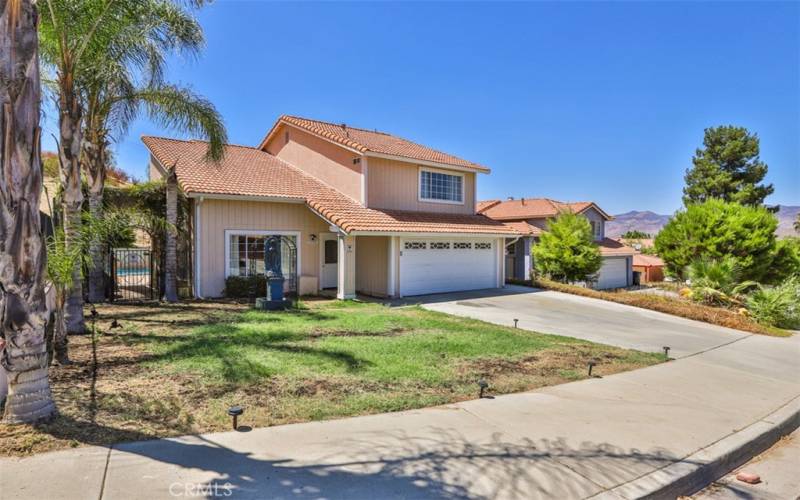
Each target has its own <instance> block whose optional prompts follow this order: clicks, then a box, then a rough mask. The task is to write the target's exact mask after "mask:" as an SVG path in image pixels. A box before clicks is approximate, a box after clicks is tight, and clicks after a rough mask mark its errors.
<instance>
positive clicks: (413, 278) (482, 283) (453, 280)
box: [400, 238, 497, 296]
mask: <svg viewBox="0 0 800 500" xmlns="http://www.w3.org/2000/svg"><path fill="white" fill-rule="evenodd" d="M496 245H497V242H496V241H495V240H493V239H486V238H464V239H427V238H419V239H417V238H408V239H402V240H401V241H400V294H401V295H403V296H409V295H423V294H427V293H442V292H455V291H460V290H479V289H482V288H496V287H497V247H496Z"/></svg>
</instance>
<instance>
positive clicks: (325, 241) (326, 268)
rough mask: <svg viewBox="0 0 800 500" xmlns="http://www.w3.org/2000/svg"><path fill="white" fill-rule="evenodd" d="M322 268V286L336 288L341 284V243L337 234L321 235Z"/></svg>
mask: <svg viewBox="0 0 800 500" xmlns="http://www.w3.org/2000/svg"><path fill="white" fill-rule="evenodd" d="M320 238H321V240H322V241H321V242H320V246H321V252H322V255H321V256H320V259H321V264H320V267H321V269H322V271H321V273H320V274H321V276H320V285H319V287H320V288H336V287H337V286H338V285H339V244H338V240H337V238H336V235H335V234H330V233H328V234H322V235H320Z"/></svg>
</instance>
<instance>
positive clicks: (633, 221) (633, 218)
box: [606, 210, 670, 238]
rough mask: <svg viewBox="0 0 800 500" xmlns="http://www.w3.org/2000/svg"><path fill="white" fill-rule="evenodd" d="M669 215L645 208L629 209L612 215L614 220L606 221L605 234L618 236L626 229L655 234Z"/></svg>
mask: <svg viewBox="0 0 800 500" xmlns="http://www.w3.org/2000/svg"><path fill="white" fill-rule="evenodd" d="M669 217H670V216H669V215H661V214H657V213H655V212H650V211H648V210H645V211H643V212H640V211H638V210H631V211H630V212H625V213H624V214H619V215H615V216H614V220H612V221H609V222H606V236H608V237H609V238H619V237H620V236H622V235H623V234H624V233H626V232H628V231H633V230H638V231H643V232H645V233H648V234H650V235H652V236H655V235H656V233H658V232H659V231H661V228H662V227H664V225H665V224H666V223H667V221H669Z"/></svg>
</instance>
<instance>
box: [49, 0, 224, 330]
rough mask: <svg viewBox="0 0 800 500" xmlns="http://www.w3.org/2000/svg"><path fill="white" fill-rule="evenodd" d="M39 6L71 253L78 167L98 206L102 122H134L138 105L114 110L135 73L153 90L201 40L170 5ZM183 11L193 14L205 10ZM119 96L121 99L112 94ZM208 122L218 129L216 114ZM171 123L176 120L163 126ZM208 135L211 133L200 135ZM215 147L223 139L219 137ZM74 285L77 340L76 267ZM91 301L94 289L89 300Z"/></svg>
mask: <svg viewBox="0 0 800 500" xmlns="http://www.w3.org/2000/svg"><path fill="white" fill-rule="evenodd" d="M45 3H46V6H47V13H48V15H46V16H44V19H43V22H42V27H41V34H42V40H43V42H42V53H43V55H44V59H45V61H46V62H47V63H49V65H50V66H51V67H52V68H53V69H54V70H55V73H56V79H55V80H56V85H55V87H56V94H57V96H58V99H57V103H58V110H59V131H60V138H59V139H60V140H59V148H58V149H59V160H60V164H61V165H60V173H61V181H62V186H63V194H62V199H63V205H64V207H63V211H64V229H65V234H66V242H67V246H74V245H75V244H76V238H77V236H76V235H77V234H78V233H79V232H80V210H81V207H82V202H83V195H82V192H81V166H84V167H86V172H87V173H88V174H89V177H90V178H89V183H90V185H91V186H92V192H93V198H94V199H93V200H90V205H91V206H92V207H93V209H94V210H95V212H97V211H98V210H100V207H101V206H102V203H101V201H102V189H103V188H102V186H103V181H104V179H105V170H106V166H107V164H108V154H107V152H108V145H109V142H110V139H111V137H110V135H109V128H108V127H107V126H106V125H107V124H108V120H109V118H110V117H111V116H113V115H114V113H116V112H119V113H120V115H118V116H120V117H121V122H122V123H127V122H129V121H130V120H131V119H132V118H133V117H132V116H131V115H130V114H126V113H127V112H130V110H131V109H134V110H135V109H138V106H139V104H141V103H142V102H143V101H142V100H141V99H134V101H135V105H134V106H130V105H128V106H125V105H120V106H115V105H114V103H116V102H120V99H118V98H119V97H121V96H130V94H131V92H128V91H127V90H141V89H137V88H136V86H131V85H130V83H131V82H133V81H134V80H135V76H136V74H137V73H143V74H146V75H148V78H149V80H150V81H149V83H148V84H147V85H145V86H144V87H145V88H147V89H151V90H152V88H157V87H158V86H159V84H160V83H161V81H162V76H163V68H164V55H165V53H166V52H168V51H169V50H171V49H173V48H175V47H178V48H184V47H189V48H195V49H196V48H197V47H199V46H200V45H201V44H202V32H201V31H200V28H199V25H198V24H197V23H196V21H194V19H193V18H192V17H191V16H190V15H189V14H188V12H187V11H185V10H184V9H183V8H181V7H179V6H178V5H177V4H176V3H174V2H172V1H170V0H124V1H123V0H46V1H45ZM190 3H193V4H195V5H197V6H199V5H202V3H204V2H203V1H202V0H195V1H194V2H190ZM126 89H127V90H126ZM119 90H123V92H122V93H116V92H117V91H119ZM106 97H108V98H109V100H106ZM125 99H126V98H125V97H123V98H122V101H124V100H125ZM212 109H213V108H212ZM213 116H214V117H215V118H216V119H217V121H218V119H219V117H218V115H217V114H216V111H214V112H213ZM170 119H173V120H174V119H175V118H174V117H171V118H170V117H168V118H166V119H165V120H166V121H169V120H170ZM182 120H185V117H183V118H181V119H178V120H177V122H178V123H185V122H182ZM204 123H207V122H204ZM85 127H88V128H85ZM185 128H187V129H191V128H192V127H191V126H187V127H185ZM201 128H202V127H201ZM209 129H211V126H209V127H207V128H206V130H209ZM223 130H224V129H223ZM84 132H87V135H86V137H84ZM85 139H88V142H87V141H85ZM217 139H220V141H221V140H222V139H224V132H223V134H222V135H221V136H219V137H218V138H217ZM215 140H216V139H215ZM221 149H222V145H221V142H220V143H219V150H221ZM82 154H83V155H85V156H86V157H87V160H86V161H85V162H82V161H81V155H82ZM101 165H102V166H101ZM101 250H102V249H101V248H100V247H99V246H98V245H94V246H93V248H92V253H93V257H94V259H93V265H92V269H93V271H92V275H93V277H94V279H95V280H97V277H98V276H99V273H98V272H99V270H100V266H101V265H102V261H101V255H102V252H101ZM73 282H74V286H73V288H72V293H71V294H70V296H69V298H68V300H67V315H66V317H67V328H68V330H69V331H70V332H82V331H83V330H84V329H85V324H84V321H83V294H82V290H83V285H82V280H81V273H80V269H79V265H76V268H75V271H74V279H73ZM95 282H96V281H95ZM97 293H98V290H96V289H95V291H94V295H95V296H96V295H97Z"/></svg>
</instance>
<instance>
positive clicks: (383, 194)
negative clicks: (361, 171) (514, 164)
mask: <svg viewBox="0 0 800 500" xmlns="http://www.w3.org/2000/svg"><path fill="white" fill-rule="evenodd" d="M419 169H420V166H419V165H416V164H413V163H407V162H401V161H397V160H387V159H384V158H375V157H370V158H368V163H367V206H369V207H373V208H386V209H392V210H415V211H422V212H445V213H465V214H472V213H474V212H475V176H476V174H475V173H473V172H463V174H464V203H463V204H458V205H456V204H450V203H430V202H422V201H419ZM434 170H437V169H434ZM453 173H462V172H456V171H454V172H453Z"/></svg>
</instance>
